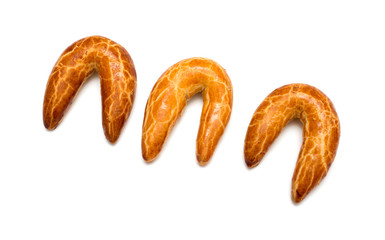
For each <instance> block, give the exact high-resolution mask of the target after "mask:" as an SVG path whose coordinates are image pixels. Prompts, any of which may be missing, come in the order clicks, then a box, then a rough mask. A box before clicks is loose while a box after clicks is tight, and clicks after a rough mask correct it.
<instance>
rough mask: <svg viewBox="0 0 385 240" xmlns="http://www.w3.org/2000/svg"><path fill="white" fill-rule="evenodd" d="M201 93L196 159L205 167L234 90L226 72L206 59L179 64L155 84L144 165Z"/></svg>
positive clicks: (146, 122) (149, 103) (144, 139)
mask: <svg viewBox="0 0 385 240" xmlns="http://www.w3.org/2000/svg"><path fill="white" fill-rule="evenodd" d="M201 91H203V93H202V94H203V109H202V115H201V120H200V126H199V132H198V137H197V141H196V145H197V146H196V147H197V148H196V156H197V160H198V162H199V164H200V165H202V166H203V165H206V164H207V163H208V161H209V159H210V158H211V156H212V154H213V152H214V149H215V147H216V145H217V143H218V141H219V139H220V137H221V136H222V134H223V132H224V130H225V127H226V125H227V123H228V121H229V118H230V114H231V109H232V102H233V89H232V85H231V81H230V78H229V77H228V75H227V74H226V71H225V70H224V69H223V68H222V67H221V66H220V65H219V64H218V63H216V62H214V61H212V60H210V59H205V58H190V59H186V60H182V61H180V62H178V63H176V64H175V65H173V66H172V67H170V68H169V69H168V70H167V71H166V72H165V73H163V75H162V76H161V77H160V78H159V80H158V81H157V82H156V84H155V86H154V88H153V90H152V92H151V94H150V96H149V98H148V101H147V105H146V110H145V115H144V121H143V132H142V154H143V158H144V160H145V161H147V162H151V161H153V160H154V159H155V157H156V156H157V155H158V154H159V152H160V151H161V149H162V146H163V144H164V142H165V140H166V138H167V136H168V134H169V133H170V131H171V129H172V127H173V126H174V124H175V122H176V120H177V119H178V118H179V116H180V115H181V113H182V112H183V109H184V108H185V107H186V103H187V101H188V100H189V99H190V98H191V97H192V96H193V95H195V94H196V93H198V92H201Z"/></svg>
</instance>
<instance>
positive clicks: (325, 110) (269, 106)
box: [244, 84, 340, 203]
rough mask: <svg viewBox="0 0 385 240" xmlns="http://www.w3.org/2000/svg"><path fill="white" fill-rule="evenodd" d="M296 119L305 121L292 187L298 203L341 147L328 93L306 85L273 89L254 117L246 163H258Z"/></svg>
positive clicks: (247, 144)
mask: <svg viewBox="0 0 385 240" xmlns="http://www.w3.org/2000/svg"><path fill="white" fill-rule="evenodd" d="M293 118H299V119H300V121H301V122H302V123H303V143H302V147H301V150H300V153H299V156H298V160H297V164H296V167H295V171H294V175H293V179H292V190H291V196H292V199H293V201H294V202H296V203H298V202H300V201H302V200H303V199H304V198H305V197H306V195H307V194H308V193H309V192H310V191H311V190H312V189H313V188H314V187H315V186H317V185H318V184H319V183H320V182H321V180H322V179H323V178H324V177H325V176H326V173H327V171H328V170H329V167H330V165H331V164H332V162H333V160H334V157H335V155H336V151H337V147H338V141H339V136H340V123H339V119H338V116H337V113H336V111H335V109H334V106H333V104H332V102H331V101H330V100H329V98H328V97H327V96H326V95H325V94H323V93H322V92H321V91H320V90H318V89H317V88H315V87H312V86H309V85H306V84H290V85H286V86H283V87H281V88H278V89H276V90H274V91H273V92H272V93H271V94H270V95H269V96H267V97H266V99H265V100H264V101H263V102H262V103H261V105H260V106H259V107H258V108H257V110H256V111H255V113H254V115H253V118H252V119H251V122H250V125H249V127H248V130H247V134H246V139H245V148H244V153H245V160H246V164H247V166H248V167H250V168H252V167H255V166H257V165H258V164H259V162H260V161H261V159H262V157H263V156H264V155H265V153H266V151H267V150H268V148H269V146H270V145H271V144H272V143H273V141H274V140H275V139H276V137H277V136H278V135H279V133H280V132H281V130H282V128H283V127H284V126H285V125H286V124H287V123H288V122H289V121H290V120H291V119H293Z"/></svg>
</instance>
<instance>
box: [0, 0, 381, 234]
mask: <svg viewBox="0 0 385 240" xmlns="http://www.w3.org/2000/svg"><path fill="white" fill-rule="evenodd" d="M384 4H385V3H384V2H383V1H337V0H333V1H241V0H237V1H215V2H214V1H208V0H206V1H198V0H195V1H165V0H163V1H137V2H133V1H111V0H109V1H88V2H83V1H59V2H53V1H24V2H23V1H20V2H18V1H3V2H2V3H1V4H0V26H1V29H0V31H1V38H0V43H1V54H0V68H1V75H0V78H1V79H0V81H1V84H0V107H1V115H0V116H1V117H0V239H2V240H3V239H4V240H8V239H39V240H42V239H82V240H83V239H93V240H94V239H337V238H344V239H347V238H352V237H355V238H357V239H384V237H385V233H384V231H385V230H384V229H383V227H384V225H385V224H384V223H385V193H384V192H385V188H384V184H385V174H384V171H385V157H384V148H385V142H384V134H385V128H384V125H385V124H384V116H385V109H384V104H383V103H384V96H383V92H384V90H383V86H384V85H383V83H384V82H385V70H384V69H385V14H384V13H385V5H384ZM90 35H102V36H105V37H108V38H110V39H112V40H114V41H116V42H118V43H119V44H121V45H122V46H124V47H125V48H126V49H127V50H128V52H129V53H130V55H131V57H132V59H133V60H134V63H135V67H136V71H137V75H138V82H137V83H138V85H137V92H136V99H135V103H134V107H133V110H132V112H131V115H130V118H129V120H128V121H127V123H126V125H125V128H124V129H123V132H122V134H121V136H120V139H119V140H118V142H117V143H116V144H115V145H111V144H109V143H108V142H107V140H106V139H105V137H104V134H103V130H102V122H101V99H100V84H99V78H98V76H97V75H94V76H93V77H92V78H91V79H90V80H89V81H88V82H87V83H86V84H85V85H84V87H83V88H82V89H81V91H80V93H79V94H78V96H77V98H76V99H75V101H74V104H73V105H72V106H71V109H70V111H69V112H68V113H67V115H66V116H65V117H64V120H63V121H62V123H61V124H60V125H59V127H58V128H57V129H56V130H54V131H47V130H46V129H45V128H44V126H43V121H42V104H43V97H44V91H45V86H46V83H47V79H48V76H49V74H50V72H51V69H52V67H53V65H54V63H55V62H56V60H57V59H58V57H59V56H60V54H61V53H62V52H63V50H64V49H65V48H66V47H67V46H69V45H70V44H72V43H73V42H74V41H76V40H78V39H80V38H83V37H86V36H90ZM194 56H199V57H206V58H211V59H213V60H215V61H216V62H218V63H219V64H221V65H222V66H223V67H224V68H225V69H226V70H227V73H228V74H229V76H230V78H231V80H232V83H233V88H234V104H233V112H232V116H231V119H230V122H229V124H228V126H227V129H226V131H225V134H224V135H223V137H222V139H221V141H220V143H219V145H218V146H217V148H216V151H215V154H214V156H213V157H212V158H211V161H210V163H209V164H208V165H207V166H206V167H200V166H199V165H198V163H197V161H196V158H195V140H196V135H197V132H198V124H199V118H200V112H201V108H202V98H201V97H200V96H199V95H198V96H197V97H194V98H193V99H192V100H191V101H190V102H189V104H188V106H187V108H186V110H185V112H184V115H183V116H182V117H181V119H180V120H179V121H178V123H177V125H176V126H175V128H174V129H173V131H172V134H171V135H170V136H169V138H168V140H167V142H166V144H165V146H164V147H163V150H162V152H161V154H160V155H159V157H158V158H157V160H156V161H155V162H154V163H152V164H146V163H145V162H144V161H143V159H142V157H141V128H142V121H143V115H144V108H145V104H146V101H147V97H148V96H149V94H150V92H151V89H152V87H153V85H154V83H155V82H156V80H157V79H158V78H159V77H160V75H161V74H162V73H163V72H164V71H165V70H166V69H167V68H168V67H170V66H171V65H172V64H174V63H176V62H178V61H179V60H182V59H185V58H189V57H194ZM294 82H302V83H307V84H310V85H313V86H315V87H317V88H319V89H320V90H321V91H323V92H324V93H325V94H326V95H328V96H329V98H330V99H331V100H332V101H333V103H334V105H335V108H336V110H337V112H338V114H339V117H340V121H341V138H340V145H339V149H338V152H337V156H336V158H335V161H334V163H333V165H332V167H331V169H330V171H329V173H328V175H327V177H326V178H325V179H324V181H323V182H322V183H321V184H320V185H319V186H318V187H317V188H316V189H315V190H314V191H313V192H312V193H311V194H310V195H308V197H307V198H306V199H305V200H304V201H303V202H302V203H300V204H298V205H295V204H293V203H292V201H291V199H290V188H291V177H292V174H293V171H294V166H295V163H296V159H297V155H298V152H299V149H300V146H301V142H302V129H301V128H302V126H301V124H300V123H299V122H295V121H294V122H293V123H290V124H289V125H288V126H287V127H286V128H285V129H284V131H283V132H282V133H281V135H280V137H279V138H278V139H277V141H276V142H275V143H274V144H273V146H272V147H271V148H270V149H269V152H268V153H267V155H266V156H265V158H264V160H263V161H262V163H261V164H260V165H259V166H258V167H256V168H253V169H250V170H249V169H247V167H246V165H245V163H244V159H243V142H244V137H245V134H246V130H247V126H248V124H249V122H250V120H251V117H252V115H253V112H254V111H255V109H256V108H257V107H258V105H259V104H260V103H261V102H262V100H263V99H264V98H265V97H266V96H267V95H268V94H269V93H270V92H271V91H273V90H274V89H276V88H278V87H280V86H282V85H284V84H288V83H294Z"/></svg>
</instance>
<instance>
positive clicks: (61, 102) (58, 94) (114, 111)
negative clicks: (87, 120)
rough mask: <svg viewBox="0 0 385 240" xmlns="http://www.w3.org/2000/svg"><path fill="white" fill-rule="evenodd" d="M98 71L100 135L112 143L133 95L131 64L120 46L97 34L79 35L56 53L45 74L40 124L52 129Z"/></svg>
mask: <svg viewBox="0 0 385 240" xmlns="http://www.w3.org/2000/svg"><path fill="white" fill-rule="evenodd" d="M94 71H98V72H99V77H100V83H101V95H102V109H103V110H102V111H103V112H102V117H103V129H104V134H105V136H106V138H107V139H108V141H110V142H111V143H114V142H116V140H117V139H118V138H119V135H120V132H121V130H122V128H123V126H124V123H125V122H126V120H127V118H128V116H129V114H130V111H131V108H132V104H133V102H134V97H135V89H136V72H135V67H134V63H133V61H132V59H131V57H130V55H129V54H128V52H127V51H126V49H124V48H123V47H122V46H120V45H119V44H117V43H115V42H114V41H112V40H110V39H107V38H105V37H101V36H91V37H87V38H83V39H81V40H79V41H77V42H75V43H73V44H72V45H71V46H69V47H68V48H67V49H66V50H65V51H64V52H63V53H62V55H61V56H60V58H59V59H58V61H57V62H56V64H55V66H54V67H53V69H52V72H51V75H50V76H49V79H48V83H47V87H46V92H45V96H44V104H43V121H44V126H45V127H46V128H47V129H49V130H53V129H55V128H56V127H57V126H58V125H59V123H60V121H61V119H62V118H63V116H64V114H65V112H66V110H67V109H68V107H69V106H70V105H71V102H72V100H73V99H74V97H75V95H76V94H77V92H78V91H79V89H80V87H81V86H82V84H83V83H84V82H85V81H86V80H87V78H88V77H89V76H90V75H91V74H92V73H93V72H94Z"/></svg>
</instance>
